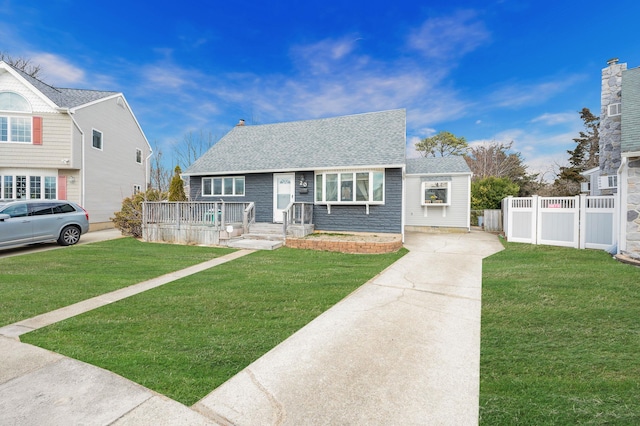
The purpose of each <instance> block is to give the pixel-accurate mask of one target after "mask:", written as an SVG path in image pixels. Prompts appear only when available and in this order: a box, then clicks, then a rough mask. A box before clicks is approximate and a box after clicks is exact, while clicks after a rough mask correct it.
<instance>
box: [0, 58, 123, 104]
mask: <svg viewBox="0 0 640 426" xmlns="http://www.w3.org/2000/svg"><path fill="white" fill-rule="evenodd" d="M9 66H10V67H11V68H13V69H14V70H15V71H16V72H17V73H18V74H20V75H21V76H22V77H23V78H24V79H25V80H27V81H28V82H29V83H30V84H32V85H33V86H34V87H35V88H36V89H38V90H39V91H40V92H41V93H42V94H43V95H45V96H46V97H47V98H49V99H50V100H51V101H52V102H53V103H54V104H56V105H57V106H59V107H61V108H75V107H78V106H81V105H85V104H88V103H90V102H93V101H97V100H99V99H103V98H108V97H109V96H113V95H116V94H118V93H119V92H109V91H101V90H84V89H63V88H59V87H53V86H50V85H48V84H47V83H44V82H43V81H41V80H38V79H37V78H35V77H32V76H30V75H29V74H27V73H25V72H23V71H22V70H20V69H18V68H16V67H13V66H11V65H9Z"/></svg>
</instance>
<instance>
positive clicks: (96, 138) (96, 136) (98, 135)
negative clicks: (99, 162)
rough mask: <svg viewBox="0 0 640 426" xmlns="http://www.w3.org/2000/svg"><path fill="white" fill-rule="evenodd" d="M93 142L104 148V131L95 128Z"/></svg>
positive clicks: (94, 145) (95, 145)
mask: <svg viewBox="0 0 640 426" xmlns="http://www.w3.org/2000/svg"><path fill="white" fill-rule="evenodd" d="M92 140H93V142H92V146H93V147H94V148H96V149H99V150H102V132H101V131H99V130H96V129H93V139H92Z"/></svg>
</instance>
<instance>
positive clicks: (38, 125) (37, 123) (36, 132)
mask: <svg viewBox="0 0 640 426" xmlns="http://www.w3.org/2000/svg"><path fill="white" fill-rule="evenodd" d="M33 144H34V145H42V117H33Z"/></svg>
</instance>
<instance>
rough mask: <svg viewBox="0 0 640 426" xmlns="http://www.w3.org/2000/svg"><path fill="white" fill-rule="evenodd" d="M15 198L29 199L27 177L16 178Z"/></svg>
mask: <svg viewBox="0 0 640 426" xmlns="http://www.w3.org/2000/svg"><path fill="white" fill-rule="evenodd" d="M15 198H27V177H26V176H16V196H15Z"/></svg>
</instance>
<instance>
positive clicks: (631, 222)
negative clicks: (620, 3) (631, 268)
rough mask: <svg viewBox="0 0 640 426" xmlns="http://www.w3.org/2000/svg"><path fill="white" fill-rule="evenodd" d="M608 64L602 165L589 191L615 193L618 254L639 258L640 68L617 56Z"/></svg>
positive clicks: (604, 78)
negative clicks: (633, 66)
mask: <svg viewBox="0 0 640 426" xmlns="http://www.w3.org/2000/svg"><path fill="white" fill-rule="evenodd" d="M607 64H608V66H607V67H606V68H604V69H603V70H602V88H601V109H600V129H599V130H600V143H599V145H600V167H599V169H598V170H597V172H596V173H595V179H594V177H590V182H592V184H591V188H590V193H591V195H601V194H602V195H607V194H614V195H616V197H617V199H616V205H617V206H619V208H618V212H619V216H618V231H617V241H618V253H619V254H623V255H627V256H629V257H632V258H634V259H640V68H634V69H627V64H624V63H623V64H620V63H618V59H617V58H614V59H611V60H609V61H608V62H607ZM589 172H593V171H592V170H591V171H587V172H585V173H583V175H585V176H586V175H587V174H588V173H589ZM590 175H591V176H593V175H594V173H590ZM594 181H595V182H597V185H594V184H593V182H594Z"/></svg>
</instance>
